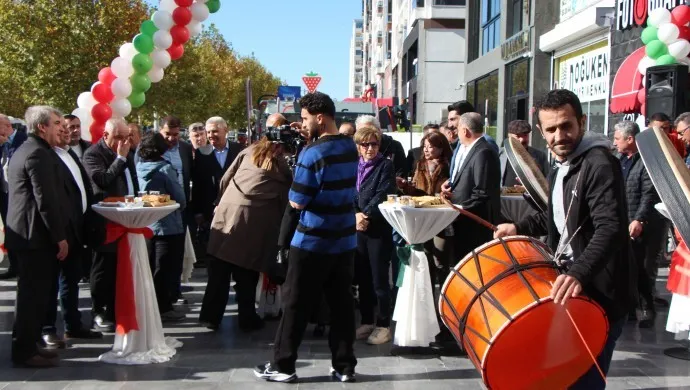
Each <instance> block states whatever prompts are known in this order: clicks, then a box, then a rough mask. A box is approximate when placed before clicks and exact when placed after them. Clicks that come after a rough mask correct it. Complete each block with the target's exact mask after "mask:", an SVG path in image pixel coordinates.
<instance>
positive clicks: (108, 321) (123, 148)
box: [83, 119, 139, 331]
mask: <svg viewBox="0 0 690 390" xmlns="http://www.w3.org/2000/svg"><path fill="white" fill-rule="evenodd" d="M130 148H131V145H130V140H129V129H128V128H127V123H126V122H125V121H123V120H121V119H110V120H108V122H106V124H105V131H104V132H103V138H101V139H100V140H99V141H98V142H96V143H95V144H93V145H91V147H89V149H87V150H86V153H84V158H83V163H84V168H85V169H86V173H87V174H88V175H89V180H90V182H91V186H92V188H93V193H94V202H99V201H102V200H103V199H105V198H107V197H123V196H125V195H136V194H137V192H138V191H139V181H138V180H137V171H136V168H135V166H134V160H133V154H131V153H130ZM94 219H95V221H96V222H94V223H93V224H91V227H92V228H95V231H93V232H92V234H90V235H89V236H90V241H93V242H92V243H93V246H94V256H93V265H92V267H91V278H90V279H91V280H90V281H91V301H92V309H91V311H92V315H93V316H94V326H95V328H96V329H97V330H102V331H112V330H113V328H114V324H113V320H114V314H115V313H114V310H115V274H116V268H117V267H116V266H117V246H116V244H115V243H113V244H109V245H103V242H104V241H105V224H106V220H105V218H103V217H100V216H98V217H95V218H94Z"/></svg>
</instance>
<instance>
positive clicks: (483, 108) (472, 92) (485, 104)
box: [467, 71, 498, 138]
mask: <svg viewBox="0 0 690 390" xmlns="http://www.w3.org/2000/svg"><path fill="white" fill-rule="evenodd" d="M467 101H469V102H470V103H472V105H473V106H474V108H475V109H476V110H477V112H478V113H480V114H482V115H483V116H484V117H485V118H486V119H485V121H484V123H486V124H487V127H486V128H485V129H484V131H486V133H487V134H489V135H490V136H492V137H494V138H496V133H497V129H496V121H497V120H498V71H493V72H491V73H489V74H488V75H486V76H484V77H481V78H478V79H476V80H473V81H470V82H469V83H467Z"/></svg>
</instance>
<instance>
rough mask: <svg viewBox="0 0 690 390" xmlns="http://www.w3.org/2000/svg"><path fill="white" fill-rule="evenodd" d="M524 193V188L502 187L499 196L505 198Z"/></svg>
mask: <svg viewBox="0 0 690 390" xmlns="http://www.w3.org/2000/svg"><path fill="white" fill-rule="evenodd" d="M525 192H526V190H525V187H522V186H515V187H503V188H501V195H506V196H520V195H522V194H524V193H525Z"/></svg>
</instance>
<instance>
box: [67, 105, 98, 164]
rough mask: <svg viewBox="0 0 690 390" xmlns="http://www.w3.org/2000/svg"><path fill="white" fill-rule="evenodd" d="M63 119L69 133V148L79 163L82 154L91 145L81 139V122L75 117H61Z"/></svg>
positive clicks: (69, 115) (70, 115)
mask: <svg viewBox="0 0 690 390" xmlns="http://www.w3.org/2000/svg"><path fill="white" fill-rule="evenodd" d="M63 118H64V119H65V127H67V131H68V132H69V148H70V150H71V151H73V152H74V153H75V154H76V155H77V157H79V161H81V158H82V156H83V155H84V152H85V151H86V149H88V148H89V146H91V143H90V142H89V141H85V140H83V139H82V138H81V121H80V120H79V118H78V117H77V116H75V115H72V114H67V115H63Z"/></svg>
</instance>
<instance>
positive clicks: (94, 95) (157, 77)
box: [72, 0, 220, 142]
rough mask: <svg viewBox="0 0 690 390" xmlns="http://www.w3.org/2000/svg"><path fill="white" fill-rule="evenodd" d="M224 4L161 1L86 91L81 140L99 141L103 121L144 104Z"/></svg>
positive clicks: (216, 1) (216, 0)
mask: <svg viewBox="0 0 690 390" xmlns="http://www.w3.org/2000/svg"><path fill="white" fill-rule="evenodd" d="M219 9H220V0H161V2H160V5H159V6H158V10H157V11H155V12H154V13H153V14H152V15H151V19H150V20H147V21H145V22H143V23H142V24H141V27H140V29H139V31H140V33H139V34H137V35H136V36H135V37H134V39H133V40H132V42H127V43H125V44H124V45H122V46H121V47H120V50H119V57H117V58H115V59H114V60H113V61H112V62H111V63H110V66H109V67H105V68H103V69H101V70H100V72H98V81H97V82H96V83H94V84H93V85H92V86H91V92H82V93H81V94H80V95H79V97H78V98H77V106H78V107H79V108H77V109H76V110H74V111H73V112H72V114H74V115H76V116H78V117H79V119H80V120H81V123H82V138H84V139H85V140H88V141H92V142H96V141H97V140H99V139H100V138H101V137H102V136H103V130H104V129H105V122H106V121H107V120H108V119H110V118H124V117H126V116H127V115H129V114H130V112H131V111H132V108H138V107H141V106H143V105H144V103H145V102H146V92H147V91H148V90H149V89H150V88H151V84H153V83H157V82H159V81H161V80H162V79H163V76H164V75H165V68H167V67H168V66H169V65H170V63H171V62H172V61H175V60H178V59H180V58H181V57H182V56H183V55H184V44H185V43H187V42H188V41H189V40H190V39H191V38H192V37H195V36H197V35H199V34H201V23H202V22H203V21H205V20H206V19H208V17H209V15H210V14H212V13H215V12H218V10H219Z"/></svg>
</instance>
